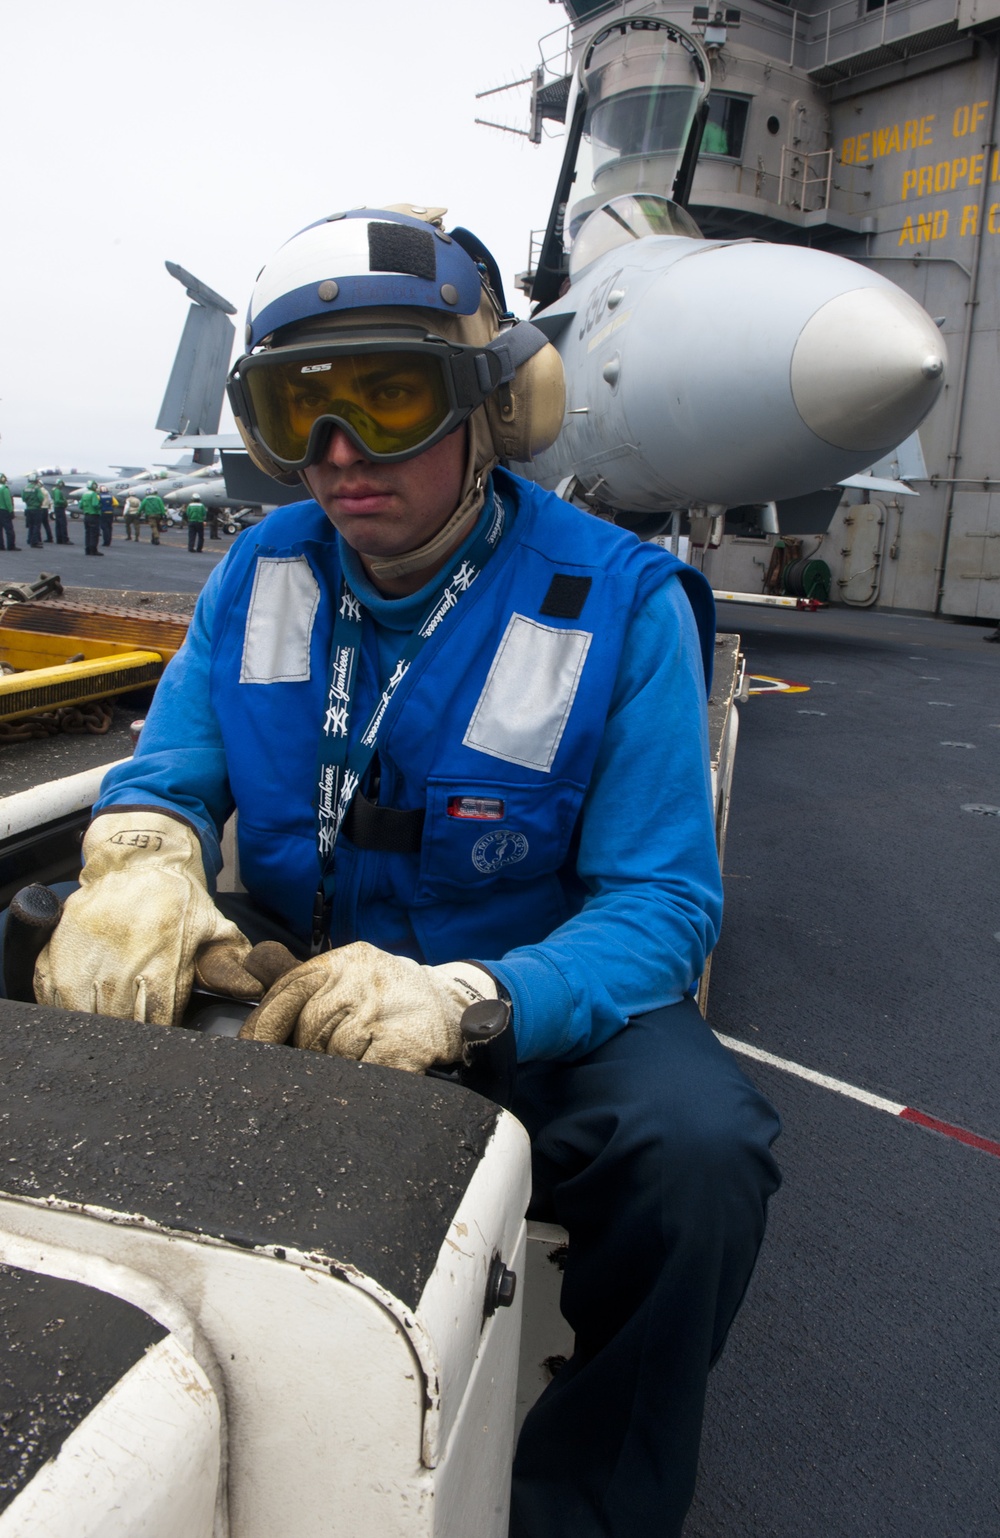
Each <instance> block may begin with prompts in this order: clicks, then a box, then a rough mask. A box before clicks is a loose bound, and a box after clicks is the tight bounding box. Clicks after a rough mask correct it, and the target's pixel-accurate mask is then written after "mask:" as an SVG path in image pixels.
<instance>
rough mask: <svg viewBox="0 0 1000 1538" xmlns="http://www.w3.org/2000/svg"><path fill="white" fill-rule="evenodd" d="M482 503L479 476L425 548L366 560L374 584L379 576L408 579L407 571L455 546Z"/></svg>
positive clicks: (482, 493)
mask: <svg viewBox="0 0 1000 1538" xmlns="http://www.w3.org/2000/svg"><path fill="white" fill-rule="evenodd" d="M485 500H486V493H485V492H484V490H483V477H482V476H481V475H477V476H476V479H475V482H474V484H473V487H472V490H471V491H470V492H469V493H468V494H467V495H466V496H464V497H463V498H462V500H461V502H460V503H459V504H458V506H457V507H456V509H455V511H454V512H453V513H452V515H451V517H450V518H449V519H448V522H447V523H446V524H445V526H444V528H443V529H438V531H437V533H436V534H435V535H434V537H433V539H429V540H428V541H427V543H426V545H421V546H420V549H419V550H404V552H403V553H402V555H391V556H387V557H385V558H384V559H382V558H379V559H376V558H375V557H373V556H369V557H368V567H369V569H370V571H371V574H372V576H373V577H374V578H375V581H376V582H377V581H378V580H379V578H380V577H408V576H409V575H410V573H411V572H414V571H420V570H421V568H422V567H424V566H431V565H433V563H434V562H435V561H436V560H438V559H439V557H441V556H443V555H444V554H446V552H447V551H448V549H449V548H450V547H451V546H452V545H454V544H455V542H456V540H457V539H458V535H459V533H460V532H461V530H462V529H463V528H464V527H465V526H466V525H467V524H469V523H471V522H472V520H473V519H474V518H477V517H478V516H479V513H480V510H481V509H482V506H483V503H484V502H485Z"/></svg>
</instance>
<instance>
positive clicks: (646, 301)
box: [514, 13, 947, 534]
mask: <svg viewBox="0 0 1000 1538" xmlns="http://www.w3.org/2000/svg"><path fill="white" fill-rule="evenodd" d="M710 84H711V64H710V61H709V57H708V55H707V53H706V51H705V49H704V48H703V46H702V44H701V42H700V41H699V40H698V39H697V38H696V37H694V36H691V35H689V34H688V33H686V32H685V31H684V30H683V29H682V28H680V27H678V26H677V25H676V24H675V23H674V22H673V21H670V20H668V19H666V18H662V19H661V18H660V17H658V16H656V15H650V14H648V13H643V14H642V15H641V16H632V17H625V18H619V19H616V20H614V21H611V22H609V23H608V25H607V26H605V27H603V28H602V29H600V30H599V31H598V32H597V33H596V34H595V35H594V36H593V38H592V40H591V41H590V42H589V44H588V45H587V46H586V48H585V50H584V51H583V53H582V55H581V57H580V59H579V63H578V65H577V68H576V70H575V73H574V75H573V79H572V84H571V88H570V91H569V97H568V101H567V105H566V111H565V122H566V124H567V142H566V152H565V157H564V161H563V166H562V170H561V173H560V177H559V181H558V185H557V188H556V194H555V198H554V200H553V205H552V211H551V214H550V218H549V223H548V228H547V230H546V234H545V239H544V242H543V244H542V247H541V252H540V257H539V261H538V264H537V268H536V270H535V272H534V273H533V274H531V275H530V280H529V281H530V295H531V298H532V299H533V300H534V302H535V309H534V311H533V313H532V319H533V321H534V323H535V324H536V325H537V326H539V327H541V329H542V330H544V331H545V332H546V334H547V335H548V337H549V338H550V340H551V341H552V342H553V343H554V345H555V346H556V348H557V349H558V350H559V352H560V354H561V355H562V359H563V363H564V366H565V370H566V382H567V414H566V421H565V425H564V427H563V430H562V432H561V434H560V436H559V438H558V439H557V441H556V443H555V444H554V445H553V446H552V448H550V449H549V450H547V451H546V452H545V453H544V454H542V455H540V456H539V457H538V458H537V459H536V460H535V461H534V462H533V463H532V464H523V465H516V466H515V467H514V468H515V469H517V470H519V471H520V472H521V473H522V474H524V475H526V476H529V477H530V478H532V479H534V480H537V481H539V482H540V483H541V484H542V485H543V486H546V487H548V488H561V490H562V493H563V495H568V496H569V497H570V498H571V499H572V500H576V501H579V502H581V503H582V504H583V505H586V506H590V507H592V508H593V509H595V510H596V511H600V512H604V513H606V514H608V513H610V514H611V515H612V516H614V517H615V518H616V521H618V522H622V523H626V524H628V525H629V526H632V527H635V528H636V529H637V531H638V532H641V533H647V534H648V533H650V532H655V529H654V528H653V524H654V523H655V522H656V520H657V519H660V520H661V522H662V523H663V524H664V526H665V522H666V521H667V520H669V518H670V515H671V514H673V513H679V514H682V515H684V516H685V517H697V516H702V517H717V516H720V515H722V514H724V513H725V511H726V510H727V509H734V508H745V507H746V506H747V505H748V504H754V505H757V506H759V507H763V508H766V509H768V512H767V514H766V516H765V521H764V524H763V526H764V527H770V528H771V529H772V531H777V529H778V527H779V525H778V511H777V509H776V507H775V504H779V506H780V504H781V503H783V502H788V501H790V500H793V499H800V498H802V497H803V496H805V495H806V494H808V493H814V492H817V491H818V490H819V489H820V488H824V487H829V486H831V484H835V483H836V482H839V481H841V480H842V479H843V478H845V477H849V476H851V475H853V474H855V473H856V472H858V471H862V470H864V469H865V468H866V467H869V466H871V464H872V462H873V461H874V460H877V459H879V458H880V457H881V456H883V455H884V454H886V453H887V452H888V451H890V450H892V449H893V448H894V447H895V446H896V445H898V444H900V443H901V442H902V440H903V439H905V438H906V437H907V436H908V435H909V434H910V433H911V432H912V431H913V430H914V428H915V427H916V426H917V425H918V423H919V422H920V421H922V419H923V418H924V417H925V416H926V414H927V412H928V411H929V410H930V408H931V407H932V406H933V404H934V402H935V400H936V399H937V397H938V394H939V393H940V390H941V388H942V386H943V384H944V377H945V370H946V362H947V360H946V353H945V348H944V343H943V340H942V338H941V334H940V332H939V331H938V329H937V327H936V325H935V324H934V322H933V321H932V320H931V318H930V316H929V315H927V314H926V313H925V311H924V310H922V309H921V307H920V306H919V305H918V304H917V303H916V302H915V301H914V300H913V299H911V298H910V297H909V296H908V295H907V294H905V293H904V292H903V291H902V289H900V288H897V287H896V285H895V284H893V283H890V282H889V281H888V280H887V279H884V278H882V277H879V276H878V275H876V274H875V273H872V272H869V271H868V270H867V269H866V268H863V267H861V266H860V265H858V264H857V263H854V262H850V261H847V260H845V259H843V258H840V257H836V256H832V255H829V254H828V253H826V252H823V251H818V250H813V249H809V248H805V247H795V246H779V245H771V244H768V243H767V242H763V241H756V240H705V239H703V238H702V236H701V234H700V232H699V230H698V228H697V226H696V225H695V223H694V221H693V220H692V218H691V217H690V215H689V214H687V212H686V211H685V209H684V207H683V204H684V202H685V200H686V197H687V195H688V193H689V191H690V186H691V180H692V177H693V174H694V167H695V164H696V161H697V147H698V143H699V142H700V137H701V127H702V124H703V122H704V117H705V108H706V103H707V98H708V92H709V87H710ZM549 115H552V114H549ZM837 500H838V497H837V496H834V498H833V504H832V505H831V504H830V502H829V500H827V502H825V503H824V504H823V512H822V514H817V517H819V518H820V519H821V521H820V522H819V524H818V528H820V529H821V528H825V527H826V525H827V523H828V521H829V517H830V514H831V513H832V511H833V505H835V504H836V501H837ZM797 531H798V532H805V530H804V529H803V528H802V526H801V522H800V524H799V525H798V529H797Z"/></svg>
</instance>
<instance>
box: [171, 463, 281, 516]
mask: <svg viewBox="0 0 1000 1538" xmlns="http://www.w3.org/2000/svg"><path fill="white" fill-rule="evenodd" d="M196 498H197V500H198V501H199V502H204V504H205V506H206V507H207V508H220V509H227V508H232V509H234V510H235V509H238V508H242V507H246V506H248V505H250V506H260V504H259V503H256V504H247V503H246V502H244V501H243V500H242V499H241V498H239V497H234V496H232V495H231V494H230V493H229V492H228V491H227V490H226V482H225V478H224V476H223V475H222V472H221V471H217V472H216V474H215V475H214V476H213V478H212V479H211V480H204V481H200V482H199V481H195V482H193V483H191V484H190V485H187V486H179V487H178V488H177V489H176V490H175V491H169V492H167V494H166V496H165V497H164V498H163V500H164V502H165V503H166V504H167V506H168V507H187V505H188V503H189V502H193V501H195V499H196Z"/></svg>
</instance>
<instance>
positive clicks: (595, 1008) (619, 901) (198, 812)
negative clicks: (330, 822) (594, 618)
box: [97, 536, 722, 1060]
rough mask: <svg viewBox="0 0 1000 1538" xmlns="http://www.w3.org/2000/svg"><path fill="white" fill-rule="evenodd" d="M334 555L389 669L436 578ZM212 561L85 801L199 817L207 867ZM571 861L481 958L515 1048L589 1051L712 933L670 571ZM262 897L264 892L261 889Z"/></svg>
mask: <svg viewBox="0 0 1000 1538" xmlns="http://www.w3.org/2000/svg"><path fill="white" fill-rule="evenodd" d="M471 537H472V536H470V538H471ZM341 556H342V560H343V563H344V570H345V574H346V575H347V578H348V581H349V583H350V584H351V586H352V588H354V590H355V592H356V593H357V596H358V597H359V598H360V599H361V600H362V602H363V603H364V605H365V606H366V608H367V609H368V610H369V612H370V614H371V616H372V618H373V620H374V623H375V626H376V637H377V640H378V645H379V658H380V664H381V667H382V670H383V675H384V676H388V673H389V671H390V670H391V668H392V666H393V664H394V663H395V660H396V658H397V657H398V655H399V650H400V645H401V636H402V635H403V634H404V633H406V632H408V631H409V629H411V628H412V626H413V625H414V624H415V623H416V622H417V621H418V620H419V618H420V617H421V616H422V615H423V613H424V612H425V611H426V609H427V607H428V604H429V602H430V600H431V598H432V597H433V596H434V592H435V590H436V587H437V583H436V582H431V583H430V584H428V586H427V587H426V588H425V589H423V590H421V592H420V593H417V594H414V595H412V597H409V598H404V599H390V598H385V597H384V596H382V595H381V594H379V593H378V592H377V591H376V590H375V589H374V588H372V586H371V584H370V583H369V582H368V581H367V579H366V578H365V575H364V571H363V568H362V567H361V565H360V562H359V561H358V560H357V558H356V557H355V556H353V553H352V552H351V551H350V550H348V549H346V548H345V547H343V546H342V547H341ZM222 574H223V567H222V566H220V567H218V568H217V569H216V571H215V572H214V573H213V574H212V576H211V577H210V578H209V581H208V583H207V584H206V586H205V589H204V591H203V593H202V596H201V598H200V600H199V603H198V606H197V609H196V611H195V615H194V618H193V620H192V624H191V627H190V630H189V633H188V638H187V641H186V643H185V645H184V647H183V648H182V650H181V651H180V652H179V653H178V655H177V657H176V658H175V659H174V661H173V662H172V663H171V665H170V667H169V668H168V669H167V671H166V673H165V674H164V678H163V680H162V681H161V683H160V686H159V689H158V691H157V698H156V703H155V707H154V709H153V711H152V712H151V714H150V717H149V720H148V721H147V725H146V727H145V729H144V732H143V740H142V755H141V757H139V758H137V759H135V760H133V761H131V762H130V763H129V764H127V765H122V766H121V767H120V768H118V769H116V770H113V771H112V772H111V773H110V774H109V776H108V777H107V779H106V780H105V785H104V787H103V790H102V795H101V798H100V800H99V802H98V803H97V809H98V810H102V809H107V808H109V807H111V806H114V805H125V804H131V805H136V804H143V805H162V806H165V807H167V808H170V809H174V810H177V811H179V812H180V813H181V814H182V815H184V816H185V817H187V818H188V819H189V820H190V821H191V823H192V824H193V825H194V826H195V827H196V828H197V830H198V832H199V834H200V836H201V839H202V842H203V846H204V848H205V854H206V867H207V868H208V869H209V871H210V873H214V872H215V871H217V870H218V868H219V850H218V831H219V829H221V826H222V824H223V822H224V821H225V819H226V817H227V816H228V815H229V813H230V811H231V810H232V795H231V792H230V789H229V781H228V773H227V766H226V758H225V751H224V747H223V742H222V737H221V733H220V730H219V727H218V723H217V722H216V721H215V718H214V716H213V714H212V711H211V708H210V704H209V698H210V693H209V665H210V657H211V636H212V627H213V620H214V614H215V607H216V602H217V598H218V592H219V588H220V584H221V582H222V579H223V577H222ZM576 864H577V872H578V875H579V877H580V879H581V881H582V882H583V884H584V887H585V889H586V892H587V896H586V900H585V902H584V905H583V908H582V910H581V911H580V912H579V913H577V914H576V915H575V916H574V917H572V918H571V919H569V920H568V921H567V922H565V923H564V924H562V925H561V926H560V927H559V928H558V929H556V930H554V931H553V932H552V933H551V934H550V935H548V936H547V937H546V939H545V940H543V941H542V942H541V943H539V944H535V945H530V946H522V947H519V948H517V949H515V950H512V951H509V952H508V953H507V954H506V955H505V956H504V957H503V958H502V959H501V960H499V961H496V960H490V962H489V967H490V970H491V971H492V972H493V973H494V974H495V975H496V976H497V977H499V978H500V980H501V981H502V982H503V983H504V984H505V986H506V987H507V988H508V990H509V992H510V994H511V996H512V998H513V1001H514V1019H515V1030H516V1035H517V1043H518V1053H519V1056H520V1057H521V1059H522V1060H526V1059H530V1058H559V1057H579V1056H582V1055H585V1054H586V1053H587V1052H589V1051H591V1050H593V1049H594V1048H595V1047H597V1046H598V1045H600V1043H601V1042H603V1041H605V1040H607V1039H608V1038H609V1037H610V1036H612V1035H614V1034H615V1033H616V1032H617V1031H618V1030H620V1029H621V1028H622V1027H623V1026H624V1025H625V1023H626V1021H627V1020H628V1018H629V1017H630V1016H631V1015H634V1014H638V1013H641V1012H643V1011H645V1010H650V1009H653V1008H656V1007H658V1006H661V1005H665V1004H671V1003H676V1002H677V1001H678V1000H679V999H680V998H682V997H683V995H684V994H685V993H686V992H687V991H688V990H689V988H690V987H691V985H692V984H693V982H694V981H695V980H696V979H697V977H698V976H699V974H700V972H701V971H702V969H703V967H704V963H705V960H706V958H707V956H708V954H709V952H710V951H711V949H712V948H713V946H714V945H715V942H716V940H717V938H718V932H719V924H720V919H721V907H722V892H721V879H720V876H719V869H718V862H717V858H716V851H715V829H714V812H713V807H712V798H711V786H710V772H709V766H708V748H707V720H706V707H705V687H704V673H703V667H702V660H701V653H700V649H699V640H698V635H697V629H696V626H695V621H694V616H693V614H692V611H691V608H690V605H689V603H688V600H687V598H686V596H685V594H684V591H683V588H682V587H681V584H680V582H679V581H677V580H669V581H667V582H666V583H664V584H663V585H662V586H660V587H658V588H657V589H656V590H655V591H654V592H653V593H652V594H651V595H650V597H649V599H648V600H647V602H646V604H645V605H644V607H643V608H642V609H641V610H639V611H638V613H637V614H636V616H635V618H634V619H633V622H632V624H631V626H630V628H629V631H628V634H627V638H626V643H625V647H624V650H623V652H622V656H621V661H620V665H619V669H618V675H617V679H616V685H615V689H614V694H613V699H612V704H611V710H610V712H609V716H608V720H607V724H606V728H605V731H604V736H603V742H602V746H601V750H600V753H599V756H598V759H597V763H596V766H595V770H594V774H593V776H592V779H591V783H590V786H589V790H588V793H587V796H586V799H585V801H584V805H583V810H582V814H581V820H580V828H579V840H578V849H577V858H576ZM258 895H259V896H260V897H261V898H262V900H264V901H265V902H266V900H267V894H266V893H261V894H258Z"/></svg>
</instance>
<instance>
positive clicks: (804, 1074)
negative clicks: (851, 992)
mask: <svg viewBox="0 0 1000 1538" xmlns="http://www.w3.org/2000/svg"><path fill="white" fill-rule="evenodd" d="M715 1035H716V1037H717V1038H718V1040H719V1041H721V1042H722V1045H723V1046H724V1047H728V1048H729V1050H730V1052H737V1053H741V1054H742V1055H743V1057H752V1058H755V1059H756V1060H757V1062H758V1063H770V1065H771V1067H772V1068H781V1069H783V1070H784V1072H785V1073H791V1074H794V1075H795V1077H796V1078H797V1079H808V1081H809V1083H810V1084H818V1085H819V1086H820V1088H821V1089H832V1090H833V1091H834V1093H835V1094H838V1095H846V1097H847V1098H848V1100H859V1101H860V1102H861V1104H862V1105H870V1106H872V1107H873V1108H874V1110H876V1111H887V1112H888V1114H889V1115H890V1116H902V1114H903V1112H904V1111H905V1110H906V1106H905V1105H904V1104H903V1103H902V1102H901V1101H899V1100H887V1099H886V1098H885V1096H884V1095H873V1094H871V1092H870V1091H869V1090H867V1089H859V1088H858V1086H857V1085H856V1084H848V1083H846V1082H845V1081H844V1080H843V1079H832V1078H831V1077H830V1075H829V1074H827V1073H817V1072H816V1070H815V1068H804V1067H803V1066H802V1064H801V1063H793V1062H791V1061H790V1060H789V1059H788V1058H787V1057H776V1056H775V1055H774V1053H773V1052H765V1051H764V1049H763V1047H752V1046H751V1045H750V1043H749V1042H746V1041H737V1040H736V1038H735V1037H734V1036H723V1035H722V1034H721V1033H720V1032H719V1031H716V1032H715Z"/></svg>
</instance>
